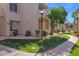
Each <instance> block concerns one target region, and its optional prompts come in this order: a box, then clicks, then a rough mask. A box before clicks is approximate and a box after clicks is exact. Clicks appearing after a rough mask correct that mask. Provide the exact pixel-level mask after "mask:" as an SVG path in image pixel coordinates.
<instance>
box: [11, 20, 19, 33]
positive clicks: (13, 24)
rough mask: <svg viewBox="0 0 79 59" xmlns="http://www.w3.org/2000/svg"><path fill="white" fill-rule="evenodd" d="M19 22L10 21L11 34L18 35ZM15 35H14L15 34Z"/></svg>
mask: <svg viewBox="0 0 79 59" xmlns="http://www.w3.org/2000/svg"><path fill="white" fill-rule="evenodd" d="M19 23H20V22H19V21H13V20H11V21H10V31H11V32H12V33H13V32H14V31H15V32H17V33H18V30H19ZM17 33H16V34H17Z"/></svg>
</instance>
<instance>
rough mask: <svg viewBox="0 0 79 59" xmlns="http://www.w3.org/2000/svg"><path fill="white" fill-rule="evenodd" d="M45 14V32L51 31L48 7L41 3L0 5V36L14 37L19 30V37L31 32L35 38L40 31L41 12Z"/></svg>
mask: <svg viewBox="0 0 79 59" xmlns="http://www.w3.org/2000/svg"><path fill="white" fill-rule="evenodd" d="M41 9H42V10H43V11H44V14H43V30H45V29H49V27H50V24H49V21H48V18H47V14H48V7H47V5H46V4H43V3H42V4H41V3H0V36H10V35H11V36H12V35H13V31H14V30H17V33H18V35H25V34H26V31H30V32H31V34H32V36H35V35H36V33H35V31H36V30H40V17H41V16H40V10H41Z"/></svg>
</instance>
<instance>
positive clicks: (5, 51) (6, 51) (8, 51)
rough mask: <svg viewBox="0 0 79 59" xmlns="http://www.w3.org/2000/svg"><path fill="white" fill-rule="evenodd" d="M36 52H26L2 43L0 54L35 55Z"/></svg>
mask: <svg viewBox="0 0 79 59" xmlns="http://www.w3.org/2000/svg"><path fill="white" fill-rule="evenodd" d="M34 55H35V53H25V52H22V51H18V50H15V49H12V48H9V47H6V46H3V45H0V56H34Z"/></svg>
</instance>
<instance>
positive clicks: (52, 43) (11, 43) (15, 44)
mask: <svg viewBox="0 0 79 59" xmlns="http://www.w3.org/2000/svg"><path fill="white" fill-rule="evenodd" d="M67 39H68V38H64V37H63V38H62V37H51V38H50V39H44V41H43V46H44V50H42V48H41V41H40V39H35V40H32V39H28V40H25V39H7V40H2V41H0V44H2V45H5V46H8V47H11V48H15V49H17V50H20V48H21V50H22V51H25V52H32V53H36V55H37V54H38V53H42V52H46V51H49V50H51V49H53V48H55V47H56V46H58V45H60V44H61V43H63V42H65V41H67ZM32 47H35V48H36V49H35V50H33V49H32ZM22 48H23V49H22Z"/></svg>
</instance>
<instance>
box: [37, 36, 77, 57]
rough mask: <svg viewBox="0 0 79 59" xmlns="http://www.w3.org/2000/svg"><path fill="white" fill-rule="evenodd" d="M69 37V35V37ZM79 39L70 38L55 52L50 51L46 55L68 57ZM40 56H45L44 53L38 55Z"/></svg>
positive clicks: (54, 50)
mask: <svg viewBox="0 0 79 59" xmlns="http://www.w3.org/2000/svg"><path fill="white" fill-rule="evenodd" d="M68 36H69V35H68ZM77 40H78V38H77V37H75V36H70V39H69V40H68V41H66V42H64V43H62V44H61V45H59V46H57V47H56V48H54V49H53V50H49V51H47V52H45V53H44V55H46V56H67V55H69V53H70V51H71V49H72V47H73V45H74V44H75V43H76V42H77ZM37 55H39V56H41V55H43V54H42V53H41V54H40V53H39V54H37Z"/></svg>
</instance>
